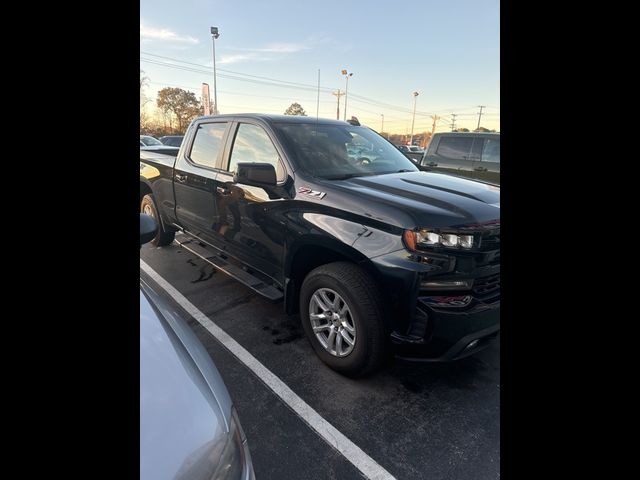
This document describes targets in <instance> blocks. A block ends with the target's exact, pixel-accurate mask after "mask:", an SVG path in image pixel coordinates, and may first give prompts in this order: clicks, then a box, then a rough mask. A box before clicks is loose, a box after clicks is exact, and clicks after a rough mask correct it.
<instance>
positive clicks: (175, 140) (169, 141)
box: [160, 135, 184, 148]
mask: <svg viewBox="0 0 640 480" xmlns="http://www.w3.org/2000/svg"><path fill="white" fill-rule="evenodd" d="M183 138H184V135H167V136H164V137H160V141H161V142H162V144H163V145H168V146H170V147H178V148H179V147H180V145H182V139H183Z"/></svg>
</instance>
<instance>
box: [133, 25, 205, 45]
mask: <svg viewBox="0 0 640 480" xmlns="http://www.w3.org/2000/svg"><path fill="white" fill-rule="evenodd" d="M140 40H141V41H145V40H146V41H149V40H161V41H166V42H173V43H188V44H192V45H195V44H197V43H200V40H198V39H197V38H194V37H189V36H183V35H178V34H177V33H176V32H173V31H171V30H169V29H167V28H154V27H149V26H147V25H145V24H143V23H142V22H140Z"/></svg>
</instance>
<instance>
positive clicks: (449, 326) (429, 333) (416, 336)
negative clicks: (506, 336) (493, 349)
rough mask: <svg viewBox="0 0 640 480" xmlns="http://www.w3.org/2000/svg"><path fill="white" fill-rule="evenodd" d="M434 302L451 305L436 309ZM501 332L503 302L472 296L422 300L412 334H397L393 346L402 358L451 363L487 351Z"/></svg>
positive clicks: (410, 330)
mask: <svg viewBox="0 0 640 480" xmlns="http://www.w3.org/2000/svg"><path fill="white" fill-rule="evenodd" d="M433 298H438V299H445V300H447V301H448V302H447V303H448V304H447V303H444V302H441V303H440V304H439V306H434V303H433V301H431V300H432V299H433ZM443 304H445V305H446V306H442V305H443ZM499 332H500V300H499V299H498V300H496V299H493V301H492V303H485V302H484V301H482V300H480V299H479V298H476V297H474V296H471V295H458V296H448V297H418V301H417V307H416V313H415V315H414V318H413V320H412V323H411V327H410V329H409V333H408V334H401V333H399V332H397V331H394V332H393V333H392V334H391V342H392V345H393V347H394V351H395V354H396V356H397V357H399V358H402V359H405V360H413V361H423V362H447V361H452V360H458V359H460V358H464V357H467V356H469V355H473V354H474V353H477V352H479V351H480V350H483V349H484V348H486V347H488V346H489V345H490V344H491V341H492V340H493V339H495V338H496V337H497V336H498V333H499Z"/></svg>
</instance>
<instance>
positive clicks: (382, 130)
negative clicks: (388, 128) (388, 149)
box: [380, 113, 384, 134]
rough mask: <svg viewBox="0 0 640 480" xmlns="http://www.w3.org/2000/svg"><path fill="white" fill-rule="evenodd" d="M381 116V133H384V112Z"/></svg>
mask: <svg viewBox="0 0 640 480" xmlns="http://www.w3.org/2000/svg"><path fill="white" fill-rule="evenodd" d="M380 116H381V117H382V127H380V133H381V134H382V133H384V113H381V114H380Z"/></svg>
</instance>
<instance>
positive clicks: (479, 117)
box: [476, 105, 486, 130]
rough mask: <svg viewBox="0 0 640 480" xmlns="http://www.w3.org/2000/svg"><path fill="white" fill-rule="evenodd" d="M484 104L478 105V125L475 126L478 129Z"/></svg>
mask: <svg viewBox="0 0 640 480" xmlns="http://www.w3.org/2000/svg"><path fill="white" fill-rule="evenodd" d="M485 106H486V105H478V107H480V113H479V114H478V127H477V128H476V130H478V129H479V128H480V119H481V118H482V109H483V108H485Z"/></svg>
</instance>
